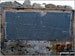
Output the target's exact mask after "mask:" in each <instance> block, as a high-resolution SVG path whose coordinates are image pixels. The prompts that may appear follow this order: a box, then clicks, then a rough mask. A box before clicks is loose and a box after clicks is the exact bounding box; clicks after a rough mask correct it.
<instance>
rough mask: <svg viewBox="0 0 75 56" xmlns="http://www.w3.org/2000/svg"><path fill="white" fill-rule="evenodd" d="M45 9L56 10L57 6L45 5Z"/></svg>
mask: <svg viewBox="0 0 75 56" xmlns="http://www.w3.org/2000/svg"><path fill="white" fill-rule="evenodd" d="M45 8H50V9H52V8H57V6H56V5H54V4H46V5H45Z"/></svg>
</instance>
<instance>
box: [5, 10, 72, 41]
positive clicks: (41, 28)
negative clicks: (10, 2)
mask: <svg viewBox="0 0 75 56" xmlns="http://www.w3.org/2000/svg"><path fill="white" fill-rule="evenodd" d="M4 14H5V15H4V19H5V38H6V39H31V40H70V25H71V12H49V11H48V12H40V11H18V10H17V11H14V10H13V11H5V12H4Z"/></svg>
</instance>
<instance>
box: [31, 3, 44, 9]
mask: <svg viewBox="0 0 75 56" xmlns="http://www.w3.org/2000/svg"><path fill="white" fill-rule="evenodd" d="M32 8H35V9H40V8H43V7H42V6H41V4H37V3H34V4H33V5H32Z"/></svg>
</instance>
